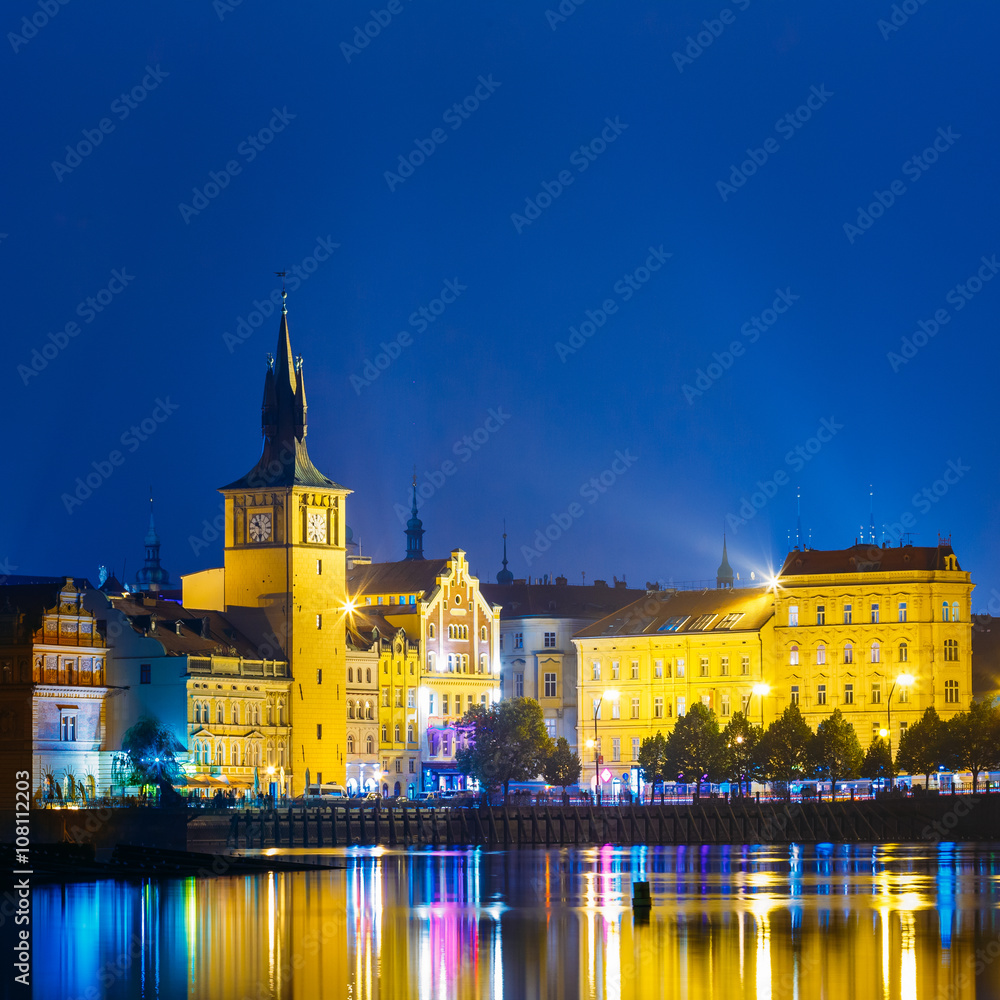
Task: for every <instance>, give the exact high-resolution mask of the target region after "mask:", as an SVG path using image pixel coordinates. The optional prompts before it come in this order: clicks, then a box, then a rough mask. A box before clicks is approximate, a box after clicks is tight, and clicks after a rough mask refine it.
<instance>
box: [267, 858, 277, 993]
mask: <svg viewBox="0 0 1000 1000" xmlns="http://www.w3.org/2000/svg"><path fill="white" fill-rule="evenodd" d="M274 907H275V902H274V872H268V873H267V977H268V982H269V983H270V986H271V989H272V990H273V989H274V988H275V985H276V984H275V979H274Z"/></svg>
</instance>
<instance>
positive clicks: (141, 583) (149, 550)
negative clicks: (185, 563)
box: [135, 487, 170, 593]
mask: <svg viewBox="0 0 1000 1000" xmlns="http://www.w3.org/2000/svg"><path fill="white" fill-rule="evenodd" d="M145 546H146V562H145V565H143V567H142V569H140V570H139V572H138V573H136V574H135V582H136V588H137V589H138V590H140V591H150V592H152V593H155V592H156V591H158V590H164V589H166V588H167V587H169V586H170V574H169V573H168V572H167V571H166V570H165V569H164V568H163V567H162V566H161V565H160V536H159V534H158V533H157V530H156V521H155V520H154V518H153V488H152V487H150V488H149V529H148V530H147V532H146V538H145Z"/></svg>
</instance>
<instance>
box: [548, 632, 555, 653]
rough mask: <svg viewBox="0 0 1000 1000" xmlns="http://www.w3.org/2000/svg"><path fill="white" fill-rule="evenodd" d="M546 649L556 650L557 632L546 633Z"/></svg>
mask: <svg viewBox="0 0 1000 1000" xmlns="http://www.w3.org/2000/svg"><path fill="white" fill-rule="evenodd" d="M545 648H546V649H555V648H556V634H555V632H546V633H545Z"/></svg>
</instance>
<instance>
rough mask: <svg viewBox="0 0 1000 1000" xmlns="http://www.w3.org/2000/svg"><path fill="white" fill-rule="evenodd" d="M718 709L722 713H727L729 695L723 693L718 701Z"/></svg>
mask: <svg viewBox="0 0 1000 1000" xmlns="http://www.w3.org/2000/svg"><path fill="white" fill-rule="evenodd" d="M719 704H720V707H719V711H720V713H721V714H722V715H729V711H730V710H729V695H728V694H724V695H723V696H722V698H721V701H720V703H719Z"/></svg>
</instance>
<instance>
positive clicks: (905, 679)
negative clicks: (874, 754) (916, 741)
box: [885, 674, 916, 788]
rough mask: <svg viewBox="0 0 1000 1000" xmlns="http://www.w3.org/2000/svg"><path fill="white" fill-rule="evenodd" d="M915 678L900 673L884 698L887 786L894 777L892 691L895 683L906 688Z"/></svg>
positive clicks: (894, 688) (890, 785)
mask: <svg viewBox="0 0 1000 1000" xmlns="http://www.w3.org/2000/svg"><path fill="white" fill-rule="evenodd" d="M915 680H916V678H915V677H914V676H913V674H900V675H899V676H898V677H897V678H896V679H895V680H894V681H893V682H892V687H891V688H889V697H888V698H886V700H885V711H886V716H887V717H888V719H887V721H888V723H889V725H888V731H887V732H886V736H888V738H889V787H890V788H892V782H893V778H894V777H895V771H896V767H895V764H894V763H893V760H892V692H893V691H895V690H896V685H897V684H898V685H899V686H900V687H902V688H908V687H911V686H912V685H913V683H914V682H915Z"/></svg>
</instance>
